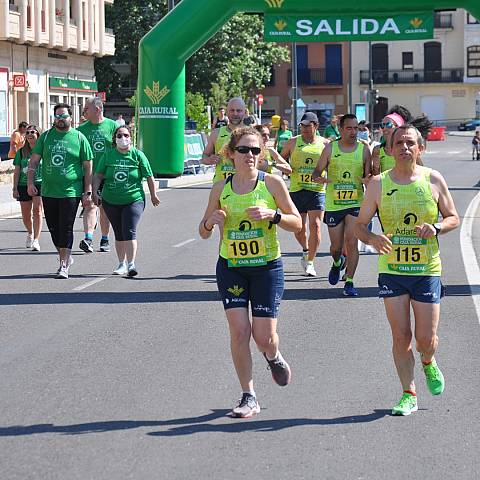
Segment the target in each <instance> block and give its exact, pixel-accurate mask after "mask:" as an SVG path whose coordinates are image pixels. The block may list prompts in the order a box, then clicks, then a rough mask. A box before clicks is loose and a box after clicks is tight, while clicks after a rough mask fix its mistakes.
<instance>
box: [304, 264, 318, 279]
mask: <svg viewBox="0 0 480 480" xmlns="http://www.w3.org/2000/svg"><path fill="white" fill-rule="evenodd" d="M305 275H306V276H307V277H316V276H317V272H316V271H315V267H314V266H313V262H307V265H306V266H305Z"/></svg>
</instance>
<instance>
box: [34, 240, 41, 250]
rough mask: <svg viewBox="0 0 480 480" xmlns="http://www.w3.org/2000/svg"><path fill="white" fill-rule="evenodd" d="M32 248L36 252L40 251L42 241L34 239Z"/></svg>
mask: <svg viewBox="0 0 480 480" xmlns="http://www.w3.org/2000/svg"><path fill="white" fill-rule="evenodd" d="M32 250H33V251H34V252H39V251H40V242H39V241H38V240H34V241H33V242H32Z"/></svg>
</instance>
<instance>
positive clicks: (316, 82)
mask: <svg viewBox="0 0 480 480" xmlns="http://www.w3.org/2000/svg"><path fill="white" fill-rule="evenodd" d="M287 81H288V85H289V86H291V85H292V70H291V69H289V70H288V73H287ZM297 81H298V85H299V86H302V87H316V86H324V85H335V86H341V85H343V71H342V69H341V68H299V69H298V70H297Z"/></svg>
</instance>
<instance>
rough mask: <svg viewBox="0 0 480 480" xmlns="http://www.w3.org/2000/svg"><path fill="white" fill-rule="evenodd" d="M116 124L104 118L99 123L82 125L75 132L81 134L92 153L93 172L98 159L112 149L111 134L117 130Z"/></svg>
mask: <svg viewBox="0 0 480 480" xmlns="http://www.w3.org/2000/svg"><path fill="white" fill-rule="evenodd" d="M117 126H118V125H117V123H116V122H114V121H113V120H110V119H109V118H104V119H103V121H102V122H101V123H92V122H90V121H88V122H85V123H82V124H81V125H79V126H78V127H77V130H78V131H80V132H82V133H83V134H84V135H85V136H86V137H87V140H88V143H90V146H91V147H92V152H93V171H95V168H96V166H97V163H98V159H99V158H100V157H101V156H102V155H103V154H104V153H105V152H106V150H107V149H108V148H112V137H113V132H115V130H116V128H117Z"/></svg>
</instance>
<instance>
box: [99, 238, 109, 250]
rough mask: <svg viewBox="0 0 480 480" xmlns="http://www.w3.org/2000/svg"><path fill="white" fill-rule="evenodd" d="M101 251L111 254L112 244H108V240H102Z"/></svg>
mask: <svg viewBox="0 0 480 480" xmlns="http://www.w3.org/2000/svg"><path fill="white" fill-rule="evenodd" d="M100 251H101V252H109V251H110V243H109V242H108V238H107V239H105V240H104V239H103V238H102V239H101V240H100Z"/></svg>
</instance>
